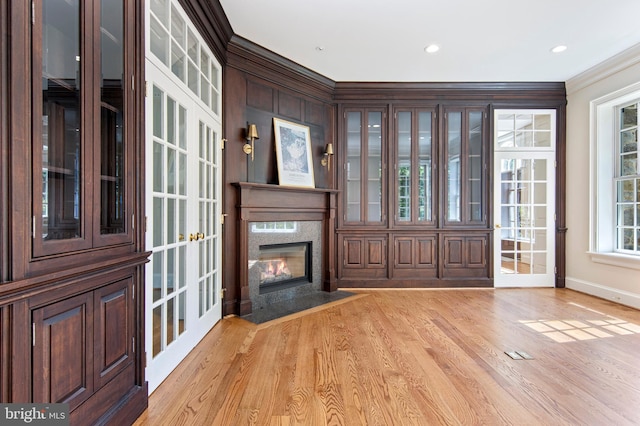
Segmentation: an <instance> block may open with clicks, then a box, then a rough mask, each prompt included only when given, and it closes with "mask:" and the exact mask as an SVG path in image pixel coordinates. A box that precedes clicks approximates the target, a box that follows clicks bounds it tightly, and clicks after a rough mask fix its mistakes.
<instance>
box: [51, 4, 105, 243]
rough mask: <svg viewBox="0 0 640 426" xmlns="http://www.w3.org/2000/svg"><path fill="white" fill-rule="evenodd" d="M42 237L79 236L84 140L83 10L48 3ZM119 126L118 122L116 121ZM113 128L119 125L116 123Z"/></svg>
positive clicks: (77, 5) (74, 6)
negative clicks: (82, 110) (81, 82)
mask: <svg viewBox="0 0 640 426" xmlns="http://www.w3.org/2000/svg"><path fill="white" fill-rule="evenodd" d="M42 21H43V22H42V29H43V30H42V46H41V49H42V52H45V54H43V55H42V218H41V220H42V235H41V238H42V239H43V240H64V239H71V238H79V237H80V236H81V235H80V234H81V231H80V226H81V211H80V208H81V207H80V206H81V199H80V197H81V191H80V182H81V172H82V161H81V160H82V149H81V144H80V138H81V136H82V134H83V130H84V129H83V128H82V127H81V123H82V117H81V113H80V99H81V95H82V93H81V86H80V77H79V76H80V71H81V69H82V68H83V65H82V64H83V63H82V58H81V57H80V37H79V31H80V5H79V2H78V1H77V0H69V1H66V0H50V1H46V2H43V6H42ZM114 120H115V119H114ZM114 124H115V123H114Z"/></svg>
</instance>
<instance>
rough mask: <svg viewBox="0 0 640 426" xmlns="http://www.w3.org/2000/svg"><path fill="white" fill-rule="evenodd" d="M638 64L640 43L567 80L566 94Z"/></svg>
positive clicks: (639, 61) (639, 60)
mask: <svg viewBox="0 0 640 426" xmlns="http://www.w3.org/2000/svg"><path fill="white" fill-rule="evenodd" d="M638 63H640V43H639V44H636V45H634V46H632V47H630V48H628V49H626V50H623V51H622V52H620V53H619V54H617V55H615V56H612V57H611V58H609V59H607V60H605V61H603V62H601V63H599V64H598V65H595V66H593V67H591V68H589V69H588V70H586V71H584V72H582V73H580V74H578V75H576V76H574V77H571V78H570V79H569V80H567V83H566V87H567V94H572V93H574V92H577V91H578V90H581V89H584V88H585V87H587V86H590V85H592V84H594V83H597V82H598V81H600V80H604V79H605V78H607V77H610V76H612V75H613V74H615V73H618V72H620V71H623V70H624V69H626V68H629V67H631V66H633V65H636V64H638Z"/></svg>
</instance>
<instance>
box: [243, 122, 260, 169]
mask: <svg viewBox="0 0 640 426" xmlns="http://www.w3.org/2000/svg"><path fill="white" fill-rule="evenodd" d="M246 138H247V143H245V144H244V146H243V147H242V150H243V151H244V153H245V154H247V155H249V154H251V161H253V158H254V151H255V145H254V141H255V140H256V139H260V136H258V129H257V128H256V125H255V124H248V123H247V137H246Z"/></svg>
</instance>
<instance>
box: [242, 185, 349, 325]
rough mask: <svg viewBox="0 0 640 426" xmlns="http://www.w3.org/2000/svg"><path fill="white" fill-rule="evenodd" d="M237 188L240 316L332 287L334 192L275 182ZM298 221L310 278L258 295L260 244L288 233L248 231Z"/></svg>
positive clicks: (283, 239) (283, 240)
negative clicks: (308, 253) (309, 244)
mask: <svg viewBox="0 0 640 426" xmlns="http://www.w3.org/2000/svg"><path fill="white" fill-rule="evenodd" d="M235 186H236V187H237V189H238V199H239V205H238V220H239V224H238V229H239V234H240V235H239V237H240V238H239V242H240V250H239V256H238V257H239V270H238V272H239V274H238V275H239V281H240V283H239V284H240V309H239V311H240V315H241V316H243V315H248V314H251V313H252V312H253V311H254V310H258V309H268V305H269V304H270V303H275V302H281V301H283V300H287V299H290V298H294V297H301V296H304V295H305V294H307V293H312V292H317V291H319V290H323V291H335V290H336V289H337V281H336V269H335V262H336V260H335V249H334V247H335V225H334V222H335V212H336V192H337V191H335V190H330V189H314V188H293V187H284V186H279V185H268V184H257V183H247V182H241V183H236V184H235ZM281 221H297V222H299V230H300V233H299V234H298V236H296V237H295V238H299V239H300V240H304V241H313V249H312V250H313V283H308V284H303V285H300V286H294V287H291V288H285V289H282V290H277V291H273V292H268V293H264V292H263V294H260V291H259V289H258V286H259V283H258V281H259V278H258V276H257V273H256V272H257V271H256V266H255V261H256V259H257V252H258V246H259V245H265V244H279V243H287V242H291V241H292V240H291V238H294V237H292V236H291V235H289V236H287V234H278V233H274V234H271V235H270V234H269V233H259V234H257V233H252V232H251V226H252V223H255V222H281Z"/></svg>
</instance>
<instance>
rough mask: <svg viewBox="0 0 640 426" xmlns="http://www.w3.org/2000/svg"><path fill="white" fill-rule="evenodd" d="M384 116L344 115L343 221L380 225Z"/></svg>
mask: <svg viewBox="0 0 640 426" xmlns="http://www.w3.org/2000/svg"><path fill="white" fill-rule="evenodd" d="M383 118H384V113H383V112H382V111H380V110H368V109H362V110H350V111H346V113H345V121H346V133H347V134H346V141H347V143H346V161H345V166H344V176H345V184H344V193H345V194H344V197H345V198H344V200H345V207H346V208H345V217H344V220H345V222H349V223H382V222H383V221H384V218H385V209H384V205H383V200H384V191H385V186H384V180H383V179H384V177H383V174H384V172H383V170H384V156H383V147H384V146H385V144H384V143H383V137H384V136H383V135H384V128H385V126H384V123H383Z"/></svg>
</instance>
